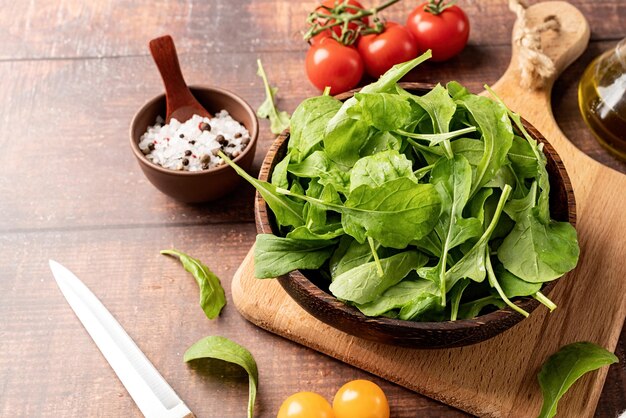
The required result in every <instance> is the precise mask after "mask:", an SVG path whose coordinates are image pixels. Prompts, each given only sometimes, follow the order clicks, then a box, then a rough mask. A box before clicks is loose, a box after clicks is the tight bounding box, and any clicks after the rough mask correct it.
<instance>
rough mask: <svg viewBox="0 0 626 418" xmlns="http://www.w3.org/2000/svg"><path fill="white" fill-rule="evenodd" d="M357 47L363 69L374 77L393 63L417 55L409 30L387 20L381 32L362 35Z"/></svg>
mask: <svg viewBox="0 0 626 418" xmlns="http://www.w3.org/2000/svg"><path fill="white" fill-rule="evenodd" d="M357 49H358V51H359V54H361V57H362V58H363V63H364V64H365V71H366V72H367V73H368V74H369V75H371V76H372V77H375V78H378V77H380V76H381V75H383V74H384V73H386V72H387V70H389V69H390V68H391V67H393V66H394V65H396V64H399V63H401V62H405V61H409V60H411V59H413V58H415V57H417V44H416V43H415V39H414V38H413V35H412V34H411V32H410V31H409V30H408V29H407V28H405V27H404V26H402V25H399V24H397V23H393V22H387V24H385V30H384V31H383V32H382V33H379V34H371V35H365V36H362V37H361V39H359V43H358V45H357Z"/></svg>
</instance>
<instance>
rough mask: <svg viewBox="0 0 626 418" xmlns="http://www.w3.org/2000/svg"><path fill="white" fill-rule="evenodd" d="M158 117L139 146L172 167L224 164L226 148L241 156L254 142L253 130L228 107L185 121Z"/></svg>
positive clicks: (188, 168)
mask: <svg viewBox="0 0 626 418" xmlns="http://www.w3.org/2000/svg"><path fill="white" fill-rule="evenodd" d="M163 122H164V120H163V118H161V117H160V116H159V117H157V120H156V123H155V125H153V126H150V127H148V131H147V132H146V133H145V134H143V135H142V136H141V138H140V140H139V149H141V151H142V152H143V153H144V154H145V156H146V158H147V159H148V160H150V161H151V162H153V163H155V164H158V165H160V166H162V167H164V168H169V169H171V170H179V171H180V170H184V171H201V170H208V169H210V168H213V167H217V166H220V165H222V164H224V160H223V159H222V158H221V157H220V156H219V155H217V154H218V152H219V151H222V152H223V153H224V154H226V156H228V157H229V158H237V157H238V156H239V155H240V154H241V153H242V152H243V150H244V149H245V148H246V147H247V146H248V144H249V143H250V133H249V132H248V130H247V129H246V128H245V127H244V126H243V125H242V124H241V123H239V122H237V121H236V120H235V119H233V118H232V117H231V116H230V115H229V114H228V112H227V111H226V110H222V111H220V112H218V113H217V114H215V116H214V117H213V118H210V119H209V118H203V117H201V116H198V115H194V116H193V117H192V118H191V119H189V120H188V121H186V122H184V123H181V122H179V121H177V120H176V119H171V120H170V123H168V124H163Z"/></svg>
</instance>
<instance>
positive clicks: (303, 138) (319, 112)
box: [287, 96, 341, 163]
mask: <svg viewBox="0 0 626 418" xmlns="http://www.w3.org/2000/svg"><path fill="white" fill-rule="evenodd" d="M340 107H341V102H340V101H339V100H337V99H334V98H332V97H330V96H318V97H311V98H309V99H306V100H304V101H303V102H302V103H300V105H299V106H298V107H297V108H296V110H295V112H293V116H292V118H291V134H290V137H289V143H288V144H287V147H288V150H289V152H290V153H291V154H292V155H293V161H294V162H296V163H299V162H301V161H302V160H304V159H305V158H306V157H308V156H309V154H310V153H311V151H312V150H313V149H314V148H315V147H316V145H318V144H319V143H321V142H322V140H323V139H324V132H325V131H326V125H328V122H329V121H330V119H331V118H332V117H333V115H334V114H335V113H337V111H338V110H339V108H340Z"/></svg>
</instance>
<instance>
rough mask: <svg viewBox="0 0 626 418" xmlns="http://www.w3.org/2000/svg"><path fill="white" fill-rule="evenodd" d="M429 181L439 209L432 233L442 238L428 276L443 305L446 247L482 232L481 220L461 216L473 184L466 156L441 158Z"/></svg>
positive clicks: (448, 247)
mask: <svg viewBox="0 0 626 418" xmlns="http://www.w3.org/2000/svg"><path fill="white" fill-rule="evenodd" d="M430 182H431V183H432V184H433V185H434V186H435V188H436V189H437V191H438V192H439V196H440V197H441V202H442V205H441V208H442V213H441V216H440V217H439V220H438V222H437V224H436V225H435V231H434V233H436V234H437V236H438V238H439V242H441V251H440V252H439V257H440V258H439V262H438V263H437V266H436V267H434V271H433V272H432V273H431V276H432V277H434V278H435V280H436V283H438V284H439V291H440V298H441V305H442V306H445V305H446V293H447V291H448V289H446V260H447V259H448V253H449V251H450V250H451V249H452V248H454V247H456V246H457V245H460V244H462V243H463V242H465V241H467V240H468V239H470V238H474V237H478V236H480V234H481V233H482V232H483V231H482V224H481V222H480V221H479V220H478V219H476V218H469V219H466V218H463V210H464V208H465V205H466V204H467V201H468V199H469V195H470V188H471V186H472V169H471V167H470V164H469V162H468V161H467V159H466V158H465V157H464V156H462V155H455V156H454V157H453V158H452V159H447V158H442V159H440V160H439V161H438V162H437V163H436V164H435V166H434V167H433V169H432V171H431V173H430Z"/></svg>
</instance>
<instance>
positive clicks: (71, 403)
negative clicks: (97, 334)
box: [0, 224, 466, 418]
mask: <svg viewBox="0 0 626 418" xmlns="http://www.w3.org/2000/svg"><path fill="white" fill-rule="evenodd" d="M255 235H256V233H255V229H254V226H253V225H241V224H222V225H210V226H204V227H198V226H194V227H173V228H165V229H110V230H107V231H100V230H92V231H73V232H71V233H67V232H37V233H13V234H7V233H4V234H2V235H0V265H1V266H3V268H2V269H0V353H2V355H1V356H0V376H2V379H0V416H24V417H27V416H28V417H32V416H38V417H70V416H77V414H79V413H80V415H81V416H86V417H111V416H137V417H138V416H141V414H140V413H139V410H138V409H137V408H136V406H135V405H134V403H133V401H132V399H131V398H130V396H129V395H128V393H127V392H126V390H125V389H124V387H123V386H122V385H121V383H120V382H119V381H118V380H117V378H116V376H115V374H114V373H113V371H112V370H111V368H110V367H109V366H108V364H107V363H106V360H105V359H104V358H103V357H102V355H101V354H100V353H99V351H98V349H97V348H96V346H95V344H94V343H93V342H92V341H91V339H90V337H89V335H88V334H87V333H86V331H85V330H84V329H83V327H82V325H81V324H80V322H79V321H78V320H77V319H76V317H75V316H74V314H73V313H72V311H71V309H70V307H69V305H68V304H67V302H66V301H65V300H64V299H63V296H62V295H61V293H60V291H59V290H58V288H57V286H56V284H55V282H54V279H53V278H52V275H51V273H50V271H49V268H48V266H47V260H48V259H49V258H52V259H55V260H57V261H59V262H61V263H63V264H64V265H66V266H67V267H68V268H70V269H72V270H73V271H74V273H76V274H77V275H78V276H79V277H80V278H81V279H82V280H83V281H84V282H85V283H86V284H87V286H89V287H90V288H91V290H92V291H93V292H94V293H95V294H96V295H97V296H98V297H99V298H100V299H101V300H102V302H103V303H104V304H105V306H106V307H107V308H108V309H109V310H110V311H111V312H112V313H113V315H114V316H115V317H116V318H117V319H118V321H119V322H120V323H121V324H122V326H123V327H124V328H125V329H126V331H127V332H128V333H129V335H130V336H131V337H132V338H133V339H134V340H135V341H136V342H137V344H138V345H139V347H140V348H141V349H142V350H143V351H144V352H145V353H146V355H147V357H148V358H149V359H150V360H151V361H152V362H153V363H154V365H155V366H156V367H157V369H158V370H159V371H160V372H161V373H162V375H163V376H164V377H165V378H166V380H167V381H168V382H169V383H170V384H171V385H172V387H173V388H174V390H176V392H177V393H178V394H179V395H180V396H181V398H182V399H183V400H184V401H185V402H186V403H187V405H188V406H189V407H190V408H191V409H192V410H193V411H194V412H195V413H196V416H198V417H220V418H231V417H233V418H234V417H241V416H243V415H244V413H245V408H246V402H247V378H246V377H245V374H244V373H243V372H242V371H241V370H240V369H238V368H237V367H235V366H230V365H227V364H224V363H221V362H218V361H200V362H197V363H193V364H191V365H186V364H184V363H183V361H182V355H183V353H184V351H185V350H186V348H187V347H189V346H190V345H191V344H193V343H194V342H195V341H196V340H198V339H200V338H202V337H204V336H207V335H223V336H226V337H228V338H231V339H233V340H235V341H237V342H239V343H241V344H243V345H244V346H246V347H247V348H248V349H250V350H251V352H252V353H253V355H254V356H255V358H256V360H257V362H258V365H259V370H260V392H259V396H258V402H257V415H256V416H258V417H270V416H275V415H276V413H277V411H278V408H279V406H280V404H281V402H282V401H283V400H284V399H285V398H286V397H287V396H289V395H290V394H292V393H294V392H296V391H299V390H312V391H315V392H318V393H320V394H322V395H323V396H325V397H326V398H328V399H332V396H333V394H334V391H335V390H336V389H338V388H339V387H340V386H341V385H342V384H343V383H345V382H346V381H348V380H351V379H357V378H366V379H372V380H374V381H375V382H377V383H378V384H379V385H380V386H381V387H382V388H383V389H384V390H385V392H386V394H387V396H388V397H389V400H390V402H391V404H392V409H393V413H394V417H406V418H408V417H415V416H428V417H435V418H439V417H463V416H466V415H465V414H463V413H461V412H459V411H455V410H453V409H451V408H449V407H447V406H445V405H442V404H439V403H436V402H434V401H432V400H429V399H427V398H424V397H421V396H416V395H414V394H412V393H411V392H409V391H408V390H406V389H403V388H401V387H399V386H397V385H394V384H391V383H389V382H385V381H384V380H382V379H378V378H375V377H373V376H371V375H369V374H367V373H365V372H363V371H360V370H357V369H355V368H352V367H350V366H347V365H344V364H342V363H340V362H338V361H336V360H333V359H330V358H328V357H325V356H320V355H319V354H318V353H316V352H314V351H313V350H310V349H307V348H305V347H302V346H300V345H298V344H295V343H292V342H289V341H287V340H284V339H281V338H276V336H274V335H273V334H270V333H267V332H265V331H263V330H261V329H259V328H257V327H255V326H253V325H252V324H250V323H248V322H247V321H245V320H244V319H243V318H242V317H241V316H240V315H239V314H238V313H237V311H236V309H235V308H234V306H233V304H232V299H231V297H230V278H231V277H232V275H233V273H234V271H235V270H236V268H237V267H238V266H239V264H240V263H241V261H242V259H243V257H244V256H245V253H246V251H247V249H248V248H249V247H250V245H251V244H252V242H253V240H254V236H255ZM171 246H175V247H177V248H179V249H181V250H183V251H187V252H188V253H189V254H192V255H194V256H196V257H199V258H200V259H202V260H203V261H204V262H205V263H206V264H207V265H209V266H210V268H211V269H213V271H214V272H215V273H216V274H217V275H218V276H219V277H220V278H221V279H222V284H223V285H224V287H225V289H226V295H227V300H228V302H227V305H226V307H225V309H224V311H223V312H222V315H221V316H220V317H219V318H218V319H216V320H214V321H209V320H208V319H207V318H206V317H205V316H204V313H203V312H202V310H201V309H200V307H199V306H198V289H197V285H196V283H195V281H194V280H193V278H192V277H191V276H190V275H189V274H188V273H186V272H185V271H184V270H183V269H182V267H181V266H180V265H179V263H178V262H177V261H175V260H174V259H171V258H168V257H165V256H162V255H159V250H161V249H164V248H168V247H171ZM79 411H80V412H79Z"/></svg>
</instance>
